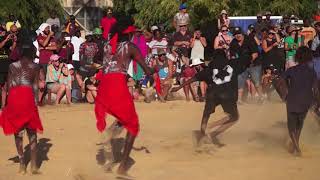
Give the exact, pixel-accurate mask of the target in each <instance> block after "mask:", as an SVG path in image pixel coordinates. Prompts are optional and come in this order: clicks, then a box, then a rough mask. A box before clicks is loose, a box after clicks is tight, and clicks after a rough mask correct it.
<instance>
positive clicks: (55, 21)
mask: <svg viewBox="0 0 320 180" xmlns="http://www.w3.org/2000/svg"><path fill="white" fill-rule="evenodd" d="M46 23H48V24H50V25H51V28H52V26H56V27H58V28H60V27H61V24H60V19H59V18H58V17H57V13H56V12H55V11H51V13H50V17H49V18H48V19H47V21H46Z"/></svg>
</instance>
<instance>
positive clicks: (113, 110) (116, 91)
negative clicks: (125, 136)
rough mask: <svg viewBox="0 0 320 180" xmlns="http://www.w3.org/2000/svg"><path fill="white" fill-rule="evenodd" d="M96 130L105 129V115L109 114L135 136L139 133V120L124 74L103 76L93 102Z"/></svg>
mask: <svg viewBox="0 0 320 180" xmlns="http://www.w3.org/2000/svg"><path fill="white" fill-rule="evenodd" d="M95 114H96V120H97V129H98V130H99V131H100V132H102V131H103V130H104V129H105V128H106V115H107V114H110V115H112V116H114V117H115V118H117V120H118V121H119V122H120V123H121V124H122V125H123V126H124V127H125V128H126V129H127V130H128V132H129V133H131V134H132V135H134V136H136V135H137V134H138V132H139V120H138V115H137V113H136V110H135V107H134V103H133V100H132V96H131V94H130V93H129V90H128V86H127V79H126V75H125V74H121V73H111V74H106V75H103V77H102V79H101V81H100V83H99V86H98V92H97V97H96V100H95Z"/></svg>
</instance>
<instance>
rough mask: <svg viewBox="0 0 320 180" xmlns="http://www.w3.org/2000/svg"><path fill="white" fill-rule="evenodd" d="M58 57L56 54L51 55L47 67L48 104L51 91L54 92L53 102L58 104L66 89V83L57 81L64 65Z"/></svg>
mask: <svg viewBox="0 0 320 180" xmlns="http://www.w3.org/2000/svg"><path fill="white" fill-rule="evenodd" d="M59 58H60V57H59V56H58V55H56V54H53V55H51V56H50V64H49V65H48V69H47V75H46V84H47V88H48V100H49V104H51V93H54V94H56V100H55V104H60V100H61V98H62V97H63V95H64V93H65V91H66V85H65V84H64V83H61V82H60V81H59V80H60V76H61V74H62V68H63V66H64V63H60V60H59Z"/></svg>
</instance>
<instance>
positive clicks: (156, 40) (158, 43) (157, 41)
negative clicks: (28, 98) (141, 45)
mask: <svg viewBox="0 0 320 180" xmlns="http://www.w3.org/2000/svg"><path fill="white" fill-rule="evenodd" d="M148 46H149V52H150V51H151V54H152V55H153V56H156V55H157V54H158V49H162V50H164V51H165V52H167V48H168V42H167V41H166V40H165V39H164V38H162V34H161V32H160V30H159V29H156V30H154V31H153V40H152V41H151V42H150V43H149V44H148Z"/></svg>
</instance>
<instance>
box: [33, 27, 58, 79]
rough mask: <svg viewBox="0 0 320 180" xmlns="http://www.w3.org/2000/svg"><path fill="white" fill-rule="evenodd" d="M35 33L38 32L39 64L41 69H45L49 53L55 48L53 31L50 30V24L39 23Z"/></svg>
mask: <svg viewBox="0 0 320 180" xmlns="http://www.w3.org/2000/svg"><path fill="white" fill-rule="evenodd" d="M37 34H39V35H38V37H37V41H38V44H39V50H40V56H39V64H40V65H41V66H42V68H43V70H44V71H46V69H47V65H48V63H49V61H50V57H51V55H52V54H53V52H54V51H55V50H57V44H56V40H55V38H54V32H52V31H50V24H47V23H43V24H41V25H40V27H39V29H38V30H37ZM45 74H46V73H45Z"/></svg>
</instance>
